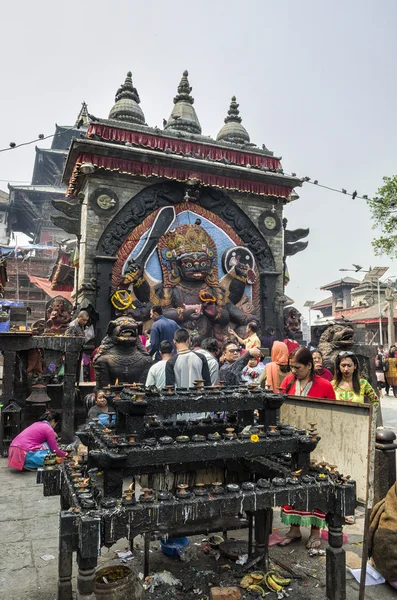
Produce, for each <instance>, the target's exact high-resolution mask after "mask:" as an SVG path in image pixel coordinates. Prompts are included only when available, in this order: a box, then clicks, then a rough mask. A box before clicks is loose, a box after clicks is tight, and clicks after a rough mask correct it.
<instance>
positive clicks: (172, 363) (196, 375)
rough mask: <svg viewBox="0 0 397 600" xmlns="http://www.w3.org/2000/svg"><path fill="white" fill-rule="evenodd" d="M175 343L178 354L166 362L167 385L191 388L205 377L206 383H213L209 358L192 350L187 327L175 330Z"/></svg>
mask: <svg viewBox="0 0 397 600" xmlns="http://www.w3.org/2000/svg"><path fill="white" fill-rule="evenodd" d="M174 344H175V346H176V351H177V354H175V355H174V356H173V357H172V358H171V359H170V360H169V361H168V362H167V363H166V368H165V379H166V385H174V386H175V387H177V388H185V389H189V388H191V387H193V386H194V382H195V381H196V380H197V379H203V380H204V385H211V377H210V372H209V369H208V363H207V360H206V359H205V357H204V356H203V355H202V354H199V353H198V352H193V350H190V347H189V332H188V331H187V329H178V330H177V331H175V335H174Z"/></svg>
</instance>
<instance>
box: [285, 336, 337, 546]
mask: <svg viewBox="0 0 397 600" xmlns="http://www.w3.org/2000/svg"><path fill="white" fill-rule="evenodd" d="M289 364H290V368H291V371H292V374H291V375H288V376H287V377H286V378H285V379H284V381H283V382H282V384H281V393H284V394H288V395H291V396H307V397H309V398H328V399H330V400H335V393H334V390H333V388H332V385H331V384H330V382H329V381H326V380H325V379H322V378H321V377H319V376H318V375H316V373H315V370H314V362H313V358H312V353H311V352H310V350H309V349H308V348H297V349H296V350H293V351H292V354H291V355H290V361H289ZM281 521H282V522H283V523H284V524H285V525H289V526H290V528H289V531H288V532H287V534H286V536H285V537H284V539H283V540H282V541H281V542H280V543H279V546H288V545H289V544H291V543H292V542H297V541H299V540H301V539H302V534H301V530H300V528H301V526H302V525H303V526H304V527H310V528H311V529H310V536H309V539H308V541H307V544H306V548H307V549H309V550H310V549H312V548H319V547H320V546H321V538H320V531H321V529H325V526H326V525H325V514H324V513H323V512H322V511H320V510H318V509H315V510H314V511H313V512H309V511H307V510H296V509H295V508H294V507H293V506H289V505H285V506H283V507H282V509H281Z"/></svg>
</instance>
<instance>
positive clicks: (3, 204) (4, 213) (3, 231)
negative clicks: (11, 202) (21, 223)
mask: <svg viewBox="0 0 397 600" xmlns="http://www.w3.org/2000/svg"><path fill="white" fill-rule="evenodd" d="M7 222H8V194H7V192H3V190H0V244H5V245H8V241H9V239H10V235H9V232H8V230H7Z"/></svg>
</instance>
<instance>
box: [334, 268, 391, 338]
mask: <svg viewBox="0 0 397 600" xmlns="http://www.w3.org/2000/svg"><path fill="white" fill-rule="evenodd" d="M353 267H354V269H339V271H351V272H353V273H359V272H361V273H368V276H369V277H370V278H371V279H376V280H377V287H378V314H379V344H380V345H382V344H383V332H382V308H381V305H380V278H381V277H383V275H384V274H385V273H386V271H388V270H389V267H375V268H373V269H371V268H370V269H369V270H366V269H363V268H362V267H361V266H360V265H354V264H353Z"/></svg>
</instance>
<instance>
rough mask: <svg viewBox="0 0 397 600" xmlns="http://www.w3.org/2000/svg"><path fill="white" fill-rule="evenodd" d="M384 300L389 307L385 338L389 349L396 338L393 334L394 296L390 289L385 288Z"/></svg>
mask: <svg viewBox="0 0 397 600" xmlns="http://www.w3.org/2000/svg"><path fill="white" fill-rule="evenodd" d="M386 300H387V302H388V305H389V310H388V314H387V338H388V345H389V348H390V346H392V345H393V344H395V342H396V336H395V333H394V294H393V290H392V288H391V287H387V289H386Z"/></svg>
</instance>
